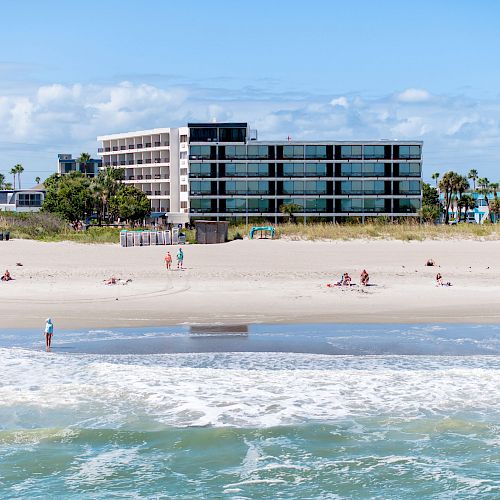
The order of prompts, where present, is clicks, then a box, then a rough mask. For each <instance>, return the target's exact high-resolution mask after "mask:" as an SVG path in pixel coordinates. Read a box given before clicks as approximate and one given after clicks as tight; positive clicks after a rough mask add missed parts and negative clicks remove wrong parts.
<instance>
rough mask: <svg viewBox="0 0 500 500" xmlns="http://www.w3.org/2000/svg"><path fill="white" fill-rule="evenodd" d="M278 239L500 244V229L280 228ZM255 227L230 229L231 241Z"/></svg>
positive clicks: (419, 226)
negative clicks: (498, 241) (465, 241)
mask: <svg viewBox="0 0 500 500" xmlns="http://www.w3.org/2000/svg"><path fill="white" fill-rule="evenodd" d="M274 227H275V228H276V237H277V238H287V239H290V240H355V239H390V240H401V241H412V240H417V241H423V240H440V239H450V238H454V239H473V240H482V239H488V240H498V239H500V226H497V225H496V224H482V225H479V224H465V223H464V224H459V225H455V226H446V225H444V224H440V225H434V224H432V225H430V224H419V223H418V222H413V223H411V222H404V223H397V224H396V223H393V224H392V223H387V222H381V223H377V222H368V223H366V224H330V223H313V224H291V223H284V224H277V225H275V226H274ZM251 228H252V226H251V225H238V226H230V227H229V239H230V240H231V239H234V238H235V236H237V235H239V236H243V237H245V236H248V234H249V232H250V229H251Z"/></svg>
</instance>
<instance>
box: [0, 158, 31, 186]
mask: <svg viewBox="0 0 500 500" xmlns="http://www.w3.org/2000/svg"><path fill="white" fill-rule="evenodd" d="M23 172H24V167H23V166H22V165H21V164H20V163H18V164H17V165H14V166H13V167H12V168H11V169H10V171H9V173H10V174H11V175H12V180H13V182H6V181H7V178H6V177H5V175H4V174H2V173H0V189H16V176H17V185H18V189H21V174H22V173H23ZM38 179H40V178H39V177H38Z"/></svg>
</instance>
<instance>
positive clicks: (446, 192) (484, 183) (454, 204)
mask: <svg viewBox="0 0 500 500" xmlns="http://www.w3.org/2000/svg"><path fill="white" fill-rule="evenodd" d="M431 178H432V179H433V180H434V181H435V187H432V186H430V185H429V184H427V183H424V184H423V188H422V213H421V215H422V217H423V218H424V219H426V220H429V221H433V220H436V219H438V218H439V216H440V214H441V213H442V212H444V220H445V223H448V222H449V221H450V209H451V211H453V212H455V213H456V214H457V222H461V221H462V220H466V217H467V213H468V211H469V210H472V209H474V208H475V207H476V203H477V199H476V197H474V194H475V193H476V194H479V195H482V196H483V197H484V200H485V203H486V205H487V206H488V212H489V220H490V221H491V222H495V220H496V219H495V218H496V217H498V215H500V200H499V199H498V196H497V193H498V189H499V183H498V182H490V181H489V180H488V179H487V178H486V177H479V174H478V171H477V170H475V169H471V170H470V171H469V173H468V174H467V175H466V176H465V175H461V174H458V173H457V172H453V171H449V172H446V173H445V174H443V175H442V176H441V174H440V173H439V172H435V173H433V174H432V176H431ZM469 180H470V181H472V189H471V185H470V182H469ZM440 193H441V194H442V195H443V201H442V202H441V200H440V199H439V195H440Z"/></svg>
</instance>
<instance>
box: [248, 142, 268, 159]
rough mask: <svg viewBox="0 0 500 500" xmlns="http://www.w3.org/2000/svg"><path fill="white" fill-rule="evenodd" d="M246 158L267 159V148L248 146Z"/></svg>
mask: <svg viewBox="0 0 500 500" xmlns="http://www.w3.org/2000/svg"><path fill="white" fill-rule="evenodd" d="M248 158H262V159H267V158H269V148H268V146H257V145H255V144H252V145H250V146H248Z"/></svg>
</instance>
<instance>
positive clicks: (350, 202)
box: [340, 198, 363, 212]
mask: <svg viewBox="0 0 500 500" xmlns="http://www.w3.org/2000/svg"><path fill="white" fill-rule="evenodd" d="M340 209H341V211H342V212H362V211H363V199H362V198H349V199H347V200H340Z"/></svg>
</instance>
